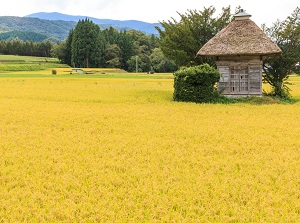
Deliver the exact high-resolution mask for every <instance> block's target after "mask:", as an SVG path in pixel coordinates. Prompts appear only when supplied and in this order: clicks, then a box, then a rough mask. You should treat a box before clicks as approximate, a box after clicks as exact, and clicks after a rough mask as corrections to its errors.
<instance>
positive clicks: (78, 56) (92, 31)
mask: <svg viewBox="0 0 300 223" xmlns="http://www.w3.org/2000/svg"><path fill="white" fill-rule="evenodd" d="M104 41H105V39H104V37H103V35H101V33H100V28H99V26H98V25H96V24H94V23H93V22H92V21H90V20H89V19H87V18H86V19H85V20H79V21H78V23H77V25H76V27H75V29H74V31H73V37H72V47H71V48H72V64H73V66H76V67H98V66H100V65H101V64H103V53H104V48H105V47H104V46H105V42H104Z"/></svg>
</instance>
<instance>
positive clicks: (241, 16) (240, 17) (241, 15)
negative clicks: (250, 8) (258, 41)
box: [234, 9, 251, 20]
mask: <svg viewBox="0 0 300 223" xmlns="http://www.w3.org/2000/svg"><path fill="white" fill-rule="evenodd" d="M250 17H251V15H250V14H248V13H246V11H245V10H244V9H240V11H239V13H237V14H235V15H234V19H235V20H245V19H249V18H250Z"/></svg>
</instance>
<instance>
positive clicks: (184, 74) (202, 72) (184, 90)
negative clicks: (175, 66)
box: [173, 64, 220, 103]
mask: <svg viewBox="0 0 300 223" xmlns="http://www.w3.org/2000/svg"><path fill="white" fill-rule="evenodd" d="M219 79H220V73H219V71H218V70H216V69H215V68H214V67H211V66H209V65H208V64H202V65H199V66H194V67H188V68H182V69H180V70H178V71H176V72H175V73H174V94H173V99H174V100H175V101H190V102H196V103H206V102H214V101H216V100H217V99H218V97H219V92H218V90H217V89H216V83H217V82H218V81H219Z"/></svg>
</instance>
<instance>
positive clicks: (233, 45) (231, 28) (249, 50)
mask: <svg viewBox="0 0 300 223" xmlns="http://www.w3.org/2000/svg"><path fill="white" fill-rule="evenodd" d="M250 17H251V15H250V14H248V13H246V12H245V11H244V10H243V9H241V10H240V12H239V13H238V14H236V15H235V16H234V20H233V21H232V22H231V23H230V24H228V25H227V26H226V27H225V28H224V29H222V30H221V31H220V32H219V33H217V35H215V36H214V37H213V38H212V39H210V40H209V41H208V42H207V43H206V44H205V45H204V46H203V47H202V48H201V49H200V50H199V51H198V53H197V56H205V57H216V59H217V68H218V70H219V71H220V73H221V74H222V76H221V78H220V81H219V83H218V90H220V91H222V93H223V94H224V95H226V96H228V97H243V96H261V95H262V60H263V57H265V56H272V55H276V54H280V53H281V50H280V48H279V47H278V46H277V45H276V44H275V43H274V42H273V41H272V40H271V39H270V38H269V37H268V36H267V35H266V34H265V33H264V32H263V31H262V30H261V29H260V28H259V27H258V26H257V25H256V24H255V23H254V22H253V21H252V20H251V19H250Z"/></svg>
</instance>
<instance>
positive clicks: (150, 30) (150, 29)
mask: <svg viewBox="0 0 300 223" xmlns="http://www.w3.org/2000/svg"><path fill="white" fill-rule="evenodd" d="M26 17H34V18H39V19H47V20H63V21H73V22H78V20H80V19H85V18H88V19H89V20H91V21H93V22H94V23H95V24H98V25H99V26H100V28H107V27H110V26H112V27H114V28H116V29H118V30H128V29H134V30H138V31H141V32H143V33H146V34H154V35H158V31H157V30H156V29H155V26H158V27H161V28H162V26H161V24H160V23H148V22H143V21H139V20H124V21H121V20H112V19H98V18H93V17H89V16H74V15H67V14H62V13H58V12H49V13H48V12H39V13H34V14H30V15H27V16H26Z"/></svg>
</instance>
